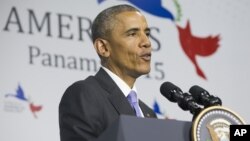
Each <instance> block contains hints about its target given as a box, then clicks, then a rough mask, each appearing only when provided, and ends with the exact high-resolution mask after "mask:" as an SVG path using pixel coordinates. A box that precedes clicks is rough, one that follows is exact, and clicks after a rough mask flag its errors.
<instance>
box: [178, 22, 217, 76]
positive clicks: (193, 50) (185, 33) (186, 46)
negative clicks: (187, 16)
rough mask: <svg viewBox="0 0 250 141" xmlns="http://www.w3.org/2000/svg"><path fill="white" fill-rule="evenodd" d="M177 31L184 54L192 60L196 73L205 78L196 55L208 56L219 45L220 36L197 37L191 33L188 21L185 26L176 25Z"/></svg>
mask: <svg viewBox="0 0 250 141" xmlns="http://www.w3.org/2000/svg"><path fill="white" fill-rule="evenodd" d="M176 26H177V29H178V31H179V39H180V43H181V47H182V49H183V50H184V52H185V54H186V55H187V56H188V58H189V59H190V60H191V61H192V63H193V64H194V66H195V69H196V72H197V74H198V75H199V76H200V77H202V78H204V79H207V78H206V76H205V74H204V73H203V71H202V70H201V68H200V67H199V65H198V63H197V61H196V58H195V57H196V56H197V55H199V56H209V55H212V54H213V53H215V52H216V50H217V49H218V47H219V41H220V37H219V35H217V36H214V37H212V36H211V35H210V36H207V37H197V36H194V35H192V33H191V28H190V24H189V21H188V22H187V25H186V27H185V28H181V27H180V26H178V25H176Z"/></svg>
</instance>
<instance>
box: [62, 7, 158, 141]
mask: <svg viewBox="0 0 250 141" xmlns="http://www.w3.org/2000/svg"><path fill="white" fill-rule="evenodd" d="M149 34H150V29H149V28H148V25H147V21H146V19H145V17H144V16H143V15H142V14H141V13H140V11H139V10H138V9H136V8H134V7H132V6H129V5H117V6H113V7H110V8H108V9H105V10H104V11H102V12H101V13H100V14H99V15H97V17H96V18H95V20H94V22H93V25H92V40H93V44H94V47H95V49H96V52H97V53H98V55H99V57H100V59H101V65H102V67H101V68H100V70H99V71H98V72H97V74H96V75H95V76H89V77H88V78H86V79H85V80H82V81H78V82H75V83H74V84H72V85H71V86H69V87H68V88H67V90H66V91H65V93H64V95H63V97H62V99H61V102H60V105H59V125H60V137H61V141H87V140H92V139H96V138H98V136H99V135H100V134H101V133H102V132H103V131H104V130H105V129H106V128H107V127H108V126H109V125H111V124H112V123H113V122H114V121H115V120H116V119H118V117H119V116H120V115H122V114H124V115H133V116H136V113H135V111H136V110H134V109H133V107H132V106H131V104H130V103H129V101H128V99H127V96H128V95H129V93H130V91H132V90H133V91H135V92H137V90H136V87H135V81H136V79H137V78H138V77H140V76H141V75H144V74H147V73H149V71H150V60H151V50H152V47H151V43H150V40H149ZM139 105H140V106H139V110H138V111H136V112H138V113H139V114H140V116H141V117H154V118H156V115H155V113H154V112H153V110H151V109H150V108H149V107H148V106H147V105H146V104H144V103H143V102H142V101H140V100H139Z"/></svg>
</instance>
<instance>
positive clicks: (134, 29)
mask: <svg viewBox="0 0 250 141" xmlns="http://www.w3.org/2000/svg"><path fill="white" fill-rule="evenodd" d="M135 31H139V28H136V27H135V28H130V29H128V30H127V31H126V32H125V33H129V32H135Z"/></svg>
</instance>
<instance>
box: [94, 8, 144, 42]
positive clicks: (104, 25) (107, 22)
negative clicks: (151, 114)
mask: <svg viewBox="0 0 250 141" xmlns="http://www.w3.org/2000/svg"><path fill="white" fill-rule="evenodd" d="M127 11H138V12H140V11H139V10H138V9H136V8H135V7H133V6H130V5H126V4H123V5H116V6H112V7H110V8H107V9H105V10H103V11H102V12H100V13H99V14H98V15H97V16H96V18H95V20H94V22H93V24H92V27H91V32H92V41H93V42H95V40H96V39H97V38H102V39H107V38H108V37H109V35H110V33H111V30H112V28H113V24H114V23H115V16H116V15H117V14H120V13H122V12H127Z"/></svg>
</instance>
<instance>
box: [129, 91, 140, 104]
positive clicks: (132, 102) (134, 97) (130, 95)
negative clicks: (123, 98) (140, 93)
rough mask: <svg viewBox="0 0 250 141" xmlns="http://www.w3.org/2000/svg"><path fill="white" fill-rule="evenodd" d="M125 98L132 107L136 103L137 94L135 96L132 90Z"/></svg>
mask: <svg viewBox="0 0 250 141" xmlns="http://www.w3.org/2000/svg"><path fill="white" fill-rule="evenodd" d="M127 98H128V101H129V103H130V104H132V106H133V105H134V104H135V103H137V102H138V100H137V94H136V92H135V91H133V90H132V91H130V93H129V94H128V96H127Z"/></svg>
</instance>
